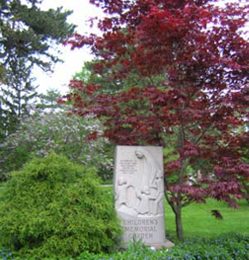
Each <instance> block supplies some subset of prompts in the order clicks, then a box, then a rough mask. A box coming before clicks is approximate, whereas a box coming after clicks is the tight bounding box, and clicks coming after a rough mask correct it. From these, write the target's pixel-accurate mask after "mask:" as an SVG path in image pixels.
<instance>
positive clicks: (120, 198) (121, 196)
mask: <svg viewBox="0 0 249 260" xmlns="http://www.w3.org/2000/svg"><path fill="white" fill-rule="evenodd" d="M118 186H119V187H118V193H117V194H116V201H117V205H118V207H121V206H122V205H126V203H127V199H126V189H127V181H126V180H125V179H124V177H122V176H120V177H119V179H118Z"/></svg>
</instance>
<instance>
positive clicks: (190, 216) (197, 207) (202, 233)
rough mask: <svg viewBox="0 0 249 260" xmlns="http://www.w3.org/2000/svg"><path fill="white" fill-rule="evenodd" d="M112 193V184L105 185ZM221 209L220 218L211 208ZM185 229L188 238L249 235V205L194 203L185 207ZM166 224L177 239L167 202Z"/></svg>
mask: <svg viewBox="0 0 249 260" xmlns="http://www.w3.org/2000/svg"><path fill="white" fill-rule="evenodd" d="M103 189H105V190H106V191H107V192H110V194H112V186H111V185H108V186H104V187H103ZM214 209H216V210H219V212H220V213H221V214H222V216H223V219H222V220H218V219H216V218H215V217H214V216H213V215H212V214H211V210H214ZM182 215H183V229H184V235H185V237H186V238H195V237H202V238H205V237H206V238H212V237H216V236H218V235H221V234H226V233H232V232H235V233H240V234H246V235H249V205H248V203H247V202H246V201H245V200H243V201H242V200H241V201H239V208H238V209H234V208H231V207H228V205H227V204H226V203H225V202H222V201H216V200H212V199H209V200H208V201H207V203H192V204H190V205H189V206H187V207H185V208H183V214H182ZM165 225H166V232H167V236H168V237H170V238H172V239H173V240H175V239H176V231H175V230H176V228H175V216H174V213H173V211H172V209H171V208H170V206H169V205H168V204H167V203H165Z"/></svg>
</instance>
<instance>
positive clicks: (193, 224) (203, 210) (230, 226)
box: [165, 199, 249, 238]
mask: <svg viewBox="0 0 249 260" xmlns="http://www.w3.org/2000/svg"><path fill="white" fill-rule="evenodd" d="M239 205H240V207H239V208H238V209H234V208H230V207H228V206H227V204H226V203H225V202H220V201H215V200H211V199H209V200H208V201H207V203H205V204H197V203H193V204H190V205H189V206H187V207H186V208H184V209H183V228H184V234H185V237H186V238H192V237H207V238H211V237H214V236H218V235H221V234H225V233H230V232H236V233H240V234H247V235H248V234H249V205H248V204H247V203H246V201H240V202H239ZM213 209H216V210H219V211H220V213H221V214H222V216H223V219H222V220H217V219H216V218H215V217H214V216H212V214H211V210H213ZM165 222H166V232H167V233H168V235H169V236H170V237H173V238H175V236H176V235H175V220H174V213H173V212H172V210H171V208H170V206H169V205H167V204H166V207H165Z"/></svg>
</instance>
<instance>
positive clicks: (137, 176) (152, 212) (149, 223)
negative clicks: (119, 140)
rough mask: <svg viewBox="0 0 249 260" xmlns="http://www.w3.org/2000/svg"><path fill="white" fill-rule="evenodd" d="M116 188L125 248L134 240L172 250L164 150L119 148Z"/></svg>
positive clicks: (156, 148)
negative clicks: (166, 208) (168, 234)
mask: <svg viewBox="0 0 249 260" xmlns="http://www.w3.org/2000/svg"><path fill="white" fill-rule="evenodd" d="M114 185H115V208H116V211H117V214H118V216H119V218H120V219H121V223H122V226H123V244H124V246H127V244H128V243H129V242H131V241H134V240H141V241H142V242H143V243H144V244H146V245H148V246H153V247H156V248H160V247H171V246H173V244H172V243H171V242H170V241H168V240H166V238H165V225H164V204H163V200H164V183H163V153H162V148H161V147H156V146H117V148H116V158H115V182H114Z"/></svg>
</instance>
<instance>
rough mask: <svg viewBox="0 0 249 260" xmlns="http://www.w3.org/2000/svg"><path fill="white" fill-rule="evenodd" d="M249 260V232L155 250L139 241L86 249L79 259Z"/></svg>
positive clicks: (195, 240)
mask: <svg viewBox="0 0 249 260" xmlns="http://www.w3.org/2000/svg"><path fill="white" fill-rule="evenodd" d="M99 259H101V260H126V259H129V260H179V259H181V260H235V259H236V260H245V259H249V236H243V235H238V234H227V235H223V236H220V237H218V238H215V239H191V240H189V241H186V242H184V243H180V244H178V245H176V246H175V247H173V248H171V249H161V250H153V249H150V248H149V247H146V246H144V245H142V244H141V243H139V242H136V243H133V244H130V246H129V248H128V249H127V250H126V251H124V252H118V253H115V254H112V255H103V254H101V255H94V254H90V253H88V252H83V253H82V254H81V255H80V256H79V257H78V258H77V260H99Z"/></svg>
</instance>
